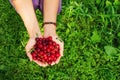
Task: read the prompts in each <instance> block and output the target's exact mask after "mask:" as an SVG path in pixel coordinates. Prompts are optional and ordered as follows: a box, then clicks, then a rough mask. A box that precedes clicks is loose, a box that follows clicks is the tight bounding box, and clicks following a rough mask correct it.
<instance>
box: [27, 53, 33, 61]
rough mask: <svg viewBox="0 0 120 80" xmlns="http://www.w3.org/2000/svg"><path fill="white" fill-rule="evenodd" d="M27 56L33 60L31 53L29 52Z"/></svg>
mask: <svg viewBox="0 0 120 80" xmlns="http://www.w3.org/2000/svg"><path fill="white" fill-rule="evenodd" d="M27 56H28V57H29V59H30V61H32V55H31V54H30V53H27Z"/></svg>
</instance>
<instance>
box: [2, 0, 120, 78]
mask: <svg viewBox="0 0 120 80" xmlns="http://www.w3.org/2000/svg"><path fill="white" fill-rule="evenodd" d="M62 5H63V7H62V12H61V13H60V14H59V15H58V26H57V33H58V34H59V36H60V37H61V38H62V39H63V40H64V43H65V49H64V56H63V57H62V59H61V61H60V63H59V64H57V65H54V66H49V67H46V68H43V67H40V66H38V65H37V64H35V63H34V62H30V61H29V59H28V57H27V56H26V53H25V49H24V47H25V45H26V43H27V41H28V39H29V37H28V34H27V31H26V29H25V27H24V24H23V22H22V20H21V18H20V16H19V15H18V14H17V13H16V12H15V10H14V9H13V7H12V6H11V5H10V3H9V2H8V0H2V1H1V2H0V80H120V1H119V0H63V3H62ZM36 14H37V17H38V19H39V23H40V26H41V24H42V15H41V13H39V11H36Z"/></svg>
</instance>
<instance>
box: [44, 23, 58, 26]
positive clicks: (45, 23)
mask: <svg viewBox="0 0 120 80" xmlns="http://www.w3.org/2000/svg"><path fill="white" fill-rule="evenodd" d="M46 24H53V25H54V26H57V24H56V23H55V22H44V23H43V24H42V27H43V26H44V25H46Z"/></svg>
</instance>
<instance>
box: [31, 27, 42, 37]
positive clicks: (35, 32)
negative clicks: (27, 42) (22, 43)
mask: <svg viewBox="0 0 120 80" xmlns="http://www.w3.org/2000/svg"><path fill="white" fill-rule="evenodd" d="M29 37H30V38H36V37H42V34H41V32H40V30H39V28H34V29H33V30H32V31H31V32H30V33H29Z"/></svg>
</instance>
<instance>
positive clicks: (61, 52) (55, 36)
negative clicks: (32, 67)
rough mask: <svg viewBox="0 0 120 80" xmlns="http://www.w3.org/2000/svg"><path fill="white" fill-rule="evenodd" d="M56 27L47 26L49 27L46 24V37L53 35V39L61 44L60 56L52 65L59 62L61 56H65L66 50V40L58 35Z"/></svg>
mask: <svg viewBox="0 0 120 80" xmlns="http://www.w3.org/2000/svg"><path fill="white" fill-rule="evenodd" d="M54 27H55V26H54ZM54 27H53V29H52V27H50V26H47V27H46V26H44V38H47V37H49V36H51V37H52V39H53V41H55V42H56V43H57V44H59V45H60V57H59V58H58V59H57V60H56V61H55V62H53V63H52V64H51V65H54V64H58V63H59V61H60V59H61V57H62V56H63V51H64V42H63V41H62V40H61V39H60V38H59V37H58V35H57V34H56V32H55V29H54Z"/></svg>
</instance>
